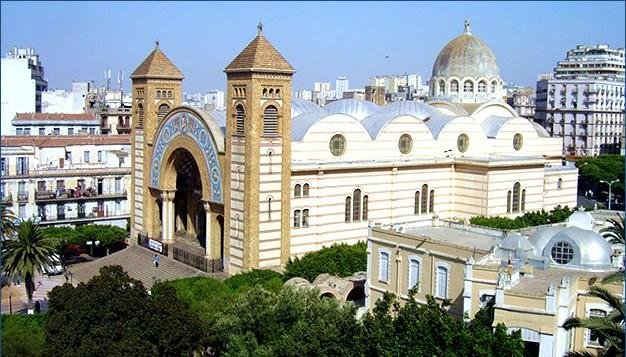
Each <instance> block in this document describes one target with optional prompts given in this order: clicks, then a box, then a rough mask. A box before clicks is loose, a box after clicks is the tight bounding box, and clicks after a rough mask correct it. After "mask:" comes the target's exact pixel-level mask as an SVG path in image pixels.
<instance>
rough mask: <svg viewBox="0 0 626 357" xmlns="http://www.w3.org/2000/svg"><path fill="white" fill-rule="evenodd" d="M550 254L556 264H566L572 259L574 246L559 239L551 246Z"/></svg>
mask: <svg viewBox="0 0 626 357" xmlns="http://www.w3.org/2000/svg"><path fill="white" fill-rule="evenodd" d="M550 256H552V260H554V262H555V263H557V264H568V263H569V262H571V261H572V259H574V248H573V247H572V245H571V244H569V243H567V242H564V241H560V242H557V243H556V244H555V245H553V246H552V251H551V252H550Z"/></svg>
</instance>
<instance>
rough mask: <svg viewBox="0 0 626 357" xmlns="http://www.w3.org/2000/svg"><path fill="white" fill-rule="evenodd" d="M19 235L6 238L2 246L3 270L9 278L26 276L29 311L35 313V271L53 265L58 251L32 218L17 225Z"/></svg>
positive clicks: (54, 243) (53, 242)
mask: <svg viewBox="0 0 626 357" xmlns="http://www.w3.org/2000/svg"><path fill="white" fill-rule="evenodd" d="M16 232H17V235H16V236H15V237H14V238H13V239H9V240H5V241H4V242H3V246H2V271H3V272H4V273H6V274H7V275H8V277H9V279H11V280H12V279H13V278H14V277H15V276H16V275H19V276H21V277H23V278H24V283H25V285H26V294H27V296H28V313H29V314H32V313H33V293H34V292H35V272H36V271H37V269H40V268H42V267H43V268H45V267H49V266H53V264H54V263H53V261H52V256H53V255H54V254H55V253H56V252H57V247H56V242H55V241H53V240H50V239H48V238H47V237H46V236H45V234H44V233H43V231H42V230H41V228H40V227H39V226H38V225H37V224H35V223H34V222H33V221H32V220H28V221H24V222H22V223H21V224H20V225H19V226H18V227H17V230H16Z"/></svg>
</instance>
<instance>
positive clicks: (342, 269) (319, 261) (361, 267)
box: [284, 242, 367, 281]
mask: <svg viewBox="0 0 626 357" xmlns="http://www.w3.org/2000/svg"><path fill="white" fill-rule="evenodd" d="M366 249H367V244H366V243H365V242H359V243H357V244H355V245H347V244H345V243H342V244H334V245H332V246H330V247H325V248H322V250H319V251H317V252H312V253H308V254H306V255H304V256H303V257H302V258H296V259H294V260H291V259H289V261H288V262H287V265H286V266H285V275H284V279H285V280H288V279H291V278H293V277H302V278H305V279H307V280H308V281H313V280H315V278H316V277H317V276H318V275H319V274H323V273H327V274H332V275H337V276H340V277H346V276H350V275H352V274H354V273H356V272H358V271H366V270H367V253H366Z"/></svg>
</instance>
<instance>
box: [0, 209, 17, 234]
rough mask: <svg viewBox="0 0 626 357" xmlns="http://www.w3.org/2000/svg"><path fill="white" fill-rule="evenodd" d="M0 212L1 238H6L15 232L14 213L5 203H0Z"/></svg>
mask: <svg viewBox="0 0 626 357" xmlns="http://www.w3.org/2000/svg"><path fill="white" fill-rule="evenodd" d="M0 214H1V215H2V220H1V221H0V224H1V226H0V230H2V239H8V238H11V237H12V236H13V234H14V233H15V223H14V222H15V218H16V217H15V214H14V213H13V211H11V209H10V208H9V205H8V204H7V203H0Z"/></svg>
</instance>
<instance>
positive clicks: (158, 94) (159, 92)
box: [156, 90, 161, 99]
mask: <svg viewBox="0 0 626 357" xmlns="http://www.w3.org/2000/svg"><path fill="white" fill-rule="evenodd" d="M156 97H157V99H161V91H160V90H158V91H157V93H156Z"/></svg>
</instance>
